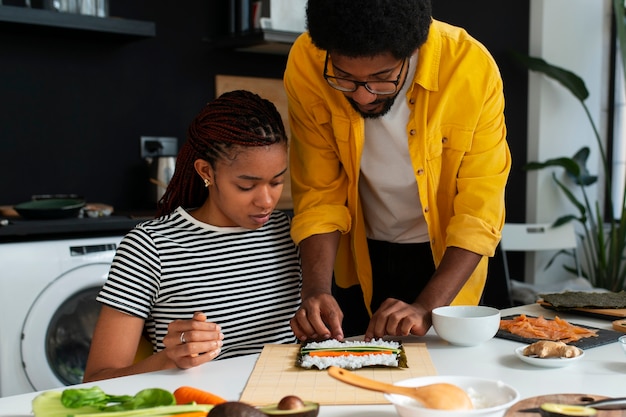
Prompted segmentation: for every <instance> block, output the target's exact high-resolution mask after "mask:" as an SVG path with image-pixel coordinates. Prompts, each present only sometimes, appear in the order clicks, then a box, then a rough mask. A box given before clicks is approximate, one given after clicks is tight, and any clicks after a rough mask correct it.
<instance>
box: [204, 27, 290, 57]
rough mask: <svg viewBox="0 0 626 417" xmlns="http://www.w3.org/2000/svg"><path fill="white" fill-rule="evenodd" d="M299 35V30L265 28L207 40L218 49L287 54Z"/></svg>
mask: <svg viewBox="0 0 626 417" xmlns="http://www.w3.org/2000/svg"><path fill="white" fill-rule="evenodd" d="M298 36H300V33H297V32H284V31H279V30H269V29H263V30H255V31H250V32H245V33H240V34H232V35H230V36H225V37H222V38H219V39H208V40H206V42H208V43H209V44H210V45H211V46H212V47H213V48H218V49H233V50H236V51H241V52H256V53H268V54H278V55H287V54H288V53H289V50H290V49H291V44H292V43H293V42H294V41H295V40H296V38H297V37H298Z"/></svg>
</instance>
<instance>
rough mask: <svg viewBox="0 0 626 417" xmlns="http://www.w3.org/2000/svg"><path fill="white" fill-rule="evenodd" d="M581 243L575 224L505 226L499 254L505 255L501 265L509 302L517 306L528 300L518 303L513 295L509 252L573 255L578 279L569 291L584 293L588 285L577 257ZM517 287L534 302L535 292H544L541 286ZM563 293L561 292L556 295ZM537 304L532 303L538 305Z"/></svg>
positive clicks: (515, 224) (548, 289)
mask: <svg viewBox="0 0 626 417" xmlns="http://www.w3.org/2000/svg"><path fill="white" fill-rule="evenodd" d="M577 247H578V242H577V239H576V230H575V229H574V224H573V223H571V222H570V223H566V224H564V225H561V226H558V227H553V226H552V225H550V224H527V223H506V224H505V225H504V228H503V229H502V240H501V241H500V250H501V253H502V262H503V264H504V275H505V279H506V285H507V287H508V291H509V298H510V301H511V302H512V303H513V304H514V303H515V302H516V301H522V302H527V301H529V300H528V299H526V300H516V299H515V294H514V288H513V284H512V282H513V281H512V278H511V275H510V272H509V264H508V258H507V252H539V251H553V252H558V251H566V252H569V253H571V254H572V255H573V258H574V261H575V263H576V270H577V272H578V277H577V278H576V279H575V280H574V281H573V285H574V286H573V287H572V286H571V283H570V287H571V288H570V289H574V290H578V289H581V290H582V289H585V286H587V285H588V282H587V281H586V280H585V279H584V278H580V277H582V273H581V267H580V262H579V260H578V256H577ZM517 282H518V281H516V282H515V286H516V287H517V288H521V289H522V291H526V292H528V293H530V294H528V296H527V298H528V297H530V298H532V297H533V296H534V295H533V292H534V293H537V292H540V291H541V290H542V289H541V288H539V286H536V285H531V284H524V283H520V284H518V283H517ZM544 289H545V290H547V291H549V292H551V290H552V288H549V287H545V288H544ZM557 292H560V291H557ZM535 301H536V300H531V302H535Z"/></svg>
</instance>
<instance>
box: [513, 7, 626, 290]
mask: <svg viewBox="0 0 626 417" xmlns="http://www.w3.org/2000/svg"><path fill="white" fill-rule="evenodd" d="M623 1H624V0H613V7H614V11H615V16H616V23H617V36H618V40H619V44H620V52H621V57H622V62H623V63H624V65H623V68H624V74H625V77H626V23H625V12H624V3H623ZM514 57H515V58H516V59H517V60H518V61H519V62H521V63H523V64H524V65H525V66H526V67H527V68H528V69H530V70H531V71H536V72H539V73H542V74H544V75H546V76H548V77H550V78H553V79H554V80H556V81H558V82H559V83H560V84H562V85H563V86H564V87H565V88H567V89H568V90H569V91H570V92H571V93H572V94H573V95H574V96H575V97H576V98H577V99H578V100H579V102H580V103H581V105H582V106H583V108H584V110H585V114H586V115H587V118H588V119H589V122H590V123H591V127H592V129H593V133H594V136H595V141H596V144H597V147H598V151H599V152H600V158H601V161H602V169H603V171H604V172H603V174H604V176H603V177H602V181H603V184H601V185H600V184H599V186H602V187H603V188H604V193H605V194H606V196H607V197H608V198H607V201H606V203H607V207H606V209H605V205H604V204H602V203H601V202H599V201H597V200H593V199H591V198H590V196H589V195H588V193H587V189H586V187H588V186H590V185H593V184H595V183H597V182H598V176H595V175H591V174H590V173H589V171H588V170H587V168H586V161H587V159H588V157H589V154H590V152H591V150H590V148H589V147H587V146H585V147H583V148H581V149H580V150H579V151H578V152H576V153H575V154H574V156H572V157H561V158H554V159H549V160H547V161H544V162H530V163H528V164H526V165H525V166H524V168H525V169H527V170H537V169H544V168H549V167H561V168H563V169H564V170H565V173H566V175H567V177H569V178H570V179H571V180H572V182H571V184H573V185H574V186H575V187H578V188H579V190H580V193H579V196H580V197H579V196H577V195H576V194H575V193H574V192H572V190H571V189H570V188H569V186H568V184H567V181H563V180H561V179H559V178H558V177H557V175H556V174H555V173H554V172H553V173H552V177H553V179H554V181H555V182H556V184H557V186H558V188H559V189H560V190H561V191H562V192H563V194H564V195H565V196H566V197H567V199H568V200H569V201H570V202H571V203H572V204H573V206H574V207H575V208H576V209H577V211H578V213H577V214H566V215H564V216H561V217H559V218H558V219H557V220H556V221H555V222H554V223H553V226H555V227H556V226H559V225H561V224H564V223H567V222H570V221H577V222H578V223H580V225H581V226H582V227H581V229H582V232H580V233H579V237H580V239H581V243H582V245H581V246H582V262H581V264H582V270H583V275H584V276H585V277H586V278H587V279H588V280H589V282H590V283H591V284H592V285H593V286H594V287H599V288H605V289H607V290H610V291H615V292H617V291H621V290H624V288H625V284H626V262H625V261H626V257H625V256H624V250H625V248H626V190H624V191H625V192H624V193H623V196H624V197H623V198H622V201H621V204H620V207H621V210H620V211H619V212H614V207H615V206H614V204H613V197H612V195H611V190H612V178H611V172H610V169H609V165H608V160H607V156H606V152H605V147H604V144H603V141H602V138H601V136H600V134H599V132H598V129H597V127H596V124H595V123H594V121H593V118H592V117H591V114H590V112H589V109H588V107H587V105H586V104H585V100H586V99H587V97H589V91H588V90H587V87H586V86H585V83H584V81H583V80H582V79H581V78H580V77H579V76H578V75H576V74H574V73H573V72H571V71H568V70H566V69H563V68H560V67H557V66H555V65H552V64H549V63H548V62H546V61H545V60H543V59H541V58H537V57H532V56H525V55H522V54H518V53H514ZM625 79H626V78H625ZM563 254H565V255H569V256H574V254H573V253H571V252H565V251H561V252H559V253H557V254H556V255H555V256H554V257H553V258H552V260H551V261H550V263H552V261H553V260H554V259H555V257H557V256H560V255H563ZM565 269H567V270H568V271H570V272H572V273H576V268H574V267H571V266H567V265H566V266H565Z"/></svg>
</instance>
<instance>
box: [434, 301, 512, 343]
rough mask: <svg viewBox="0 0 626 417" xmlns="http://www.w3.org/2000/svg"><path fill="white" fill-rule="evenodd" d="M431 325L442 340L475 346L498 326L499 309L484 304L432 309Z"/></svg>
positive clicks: (495, 331)
mask: <svg viewBox="0 0 626 417" xmlns="http://www.w3.org/2000/svg"><path fill="white" fill-rule="evenodd" d="M433 327H434V328H435V331H436V332H437V334H438V335H439V337H441V338H442V339H443V340H445V341H447V342H450V343H452V344H453V345H457V346H476V345H479V344H481V343H483V342H486V341H487V340H489V339H491V338H493V337H494V336H495V334H496V333H497V332H498V329H499V328H500V310H498V309H497V308H493V307H486V306H445V307H438V308H436V309H434V310H433Z"/></svg>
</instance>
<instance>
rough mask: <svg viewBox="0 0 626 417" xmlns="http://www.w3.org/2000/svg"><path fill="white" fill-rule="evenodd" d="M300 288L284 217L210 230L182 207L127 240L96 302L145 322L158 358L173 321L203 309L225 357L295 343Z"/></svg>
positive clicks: (140, 228) (141, 227) (294, 251)
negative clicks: (252, 226) (218, 332)
mask: <svg viewBox="0 0 626 417" xmlns="http://www.w3.org/2000/svg"><path fill="white" fill-rule="evenodd" d="M300 288H301V271H300V262H299V258H298V251H297V248H296V246H295V245H294V243H293V241H292V240H291V237H290V234H289V219H288V217H287V216H286V215H285V214H284V213H282V212H279V211H275V212H274V213H273V214H272V216H271V218H270V220H269V221H268V222H267V223H266V224H265V225H263V226H262V227H260V228H259V229H256V230H250V229H244V228H241V227H215V226H211V225H208V224H205V223H202V222H199V221H198V220H196V219H194V218H193V217H192V216H191V215H190V214H189V213H187V212H186V211H185V210H184V209H182V208H180V207H179V208H178V209H177V210H175V211H174V212H173V213H171V214H169V215H166V216H163V217H161V218H158V219H154V220H149V221H146V222H143V223H141V224H139V225H137V227H136V228H134V229H133V230H131V231H130V232H129V233H128V234H127V235H126V236H125V237H124V239H123V240H122V242H121V243H120V245H119V247H118V249H117V252H116V254H115V258H114V259H113V263H112V264H111V270H110V272H109V276H108V278H107V280H106V282H105V284H104V286H103V288H102V290H101V291H100V294H99V295H98V298H97V299H98V301H100V302H102V303H103V304H106V305H108V306H110V307H112V308H115V309H117V310H120V311H122V312H124V313H127V314H130V315H133V316H137V317H141V318H143V319H145V321H146V323H145V329H146V331H147V333H148V335H149V337H150V339H151V340H152V345H153V347H154V350H155V352H156V351H160V350H162V349H163V348H164V347H165V346H164V345H163V337H164V336H165V335H166V334H167V325H168V324H169V323H170V322H171V321H173V320H176V319H191V317H192V316H193V314H194V312H196V311H202V312H204V314H206V316H207V319H208V321H212V322H215V323H217V324H219V325H220V326H221V328H222V333H223V334H224V345H223V347H222V352H221V353H220V355H219V356H218V359H224V358H228V357H233V356H239V355H245V354H251V353H259V352H260V351H261V349H262V348H263V344H265V343H297V340H296V339H295V336H294V334H293V332H292V331H291V328H290V326H289V320H290V319H291V318H292V317H293V315H294V313H295V311H296V310H297V309H298V306H299V305H300Z"/></svg>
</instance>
